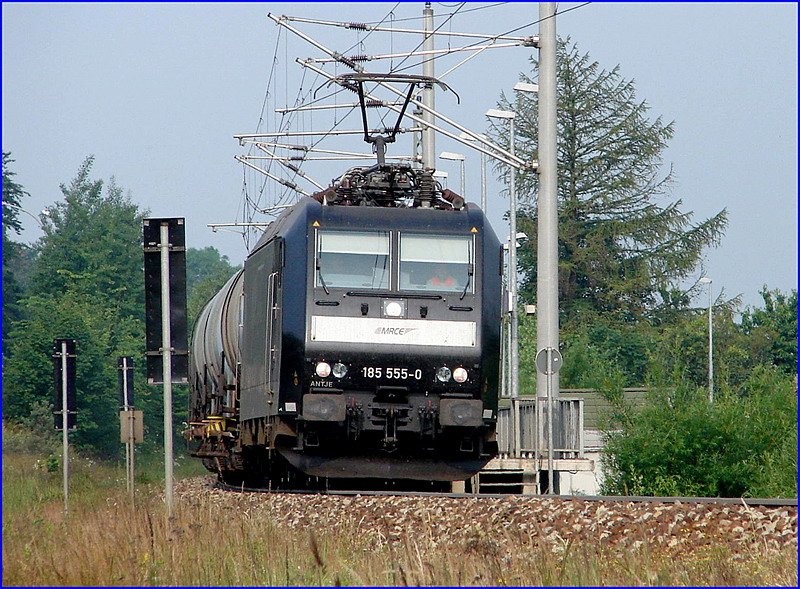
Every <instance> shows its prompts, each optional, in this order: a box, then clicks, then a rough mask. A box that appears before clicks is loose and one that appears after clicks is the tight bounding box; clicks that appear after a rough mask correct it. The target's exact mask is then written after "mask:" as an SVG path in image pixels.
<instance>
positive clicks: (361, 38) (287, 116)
mask: <svg viewBox="0 0 800 589" xmlns="http://www.w3.org/2000/svg"><path fill="white" fill-rule="evenodd" d="M590 3H591V2H585V3H582V4H580V5H578V6H573V7H570V8H567V9H565V10H562V11H560V12H557V13H556V14H564V13H567V12H570V11H572V10H576V9H578V8H581V7H583V6H586V5H588V4H590ZM502 4H506V3H505V2H499V3H492V4H488V5H485V6H473V7H470V8H466V3H463V2H462V3H458V5H457V6H458V9H457V10H455V11H452V12H450V13H447V14H439V15H435V18H436V20H437V21H439V20H441V21H442V22H440V23H439V24H438V25H437V26H436V27H435V29H434V31H433V32H432V33H430V34H436V35H439V36H445V37H447V38H448V40H449V39H453V38H457V37H459V36H466V37H467V38H470V37H471V38H474V39H476V41H475V42H474V43H469V44H466V46H465V47H456V48H453V47H448V49H437V50H436V52H437V54H436V55H433V56H429V55H424V52H423V53H420V52H419V51H418V49H419V48H420V46H421V45H422V43H419V44H417V46H416V48H415V50H414V51H412V52H410V53H409V54H408V55H407V56H405V57H404V58H403V59H402V61H399V62H397V63H395V58H396V57H398V56H397V54H398V53H399V52H396V51H395V50H394V45H393V43H394V38H393V35H394V33H400V32H407V33H412V32H413V33H416V34H423V33H424V32H423V31H416V30H413V29H408V28H406V29H402V28H398V27H397V26H396V23H399V22H403V21H411V20H420V17H414V18H397V16H396V14H395V11H396V9H397V8H398V6H399V5H400V3H399V2H398V3H395V4H394V5H393V7H392V9H391V10H389V11H388V12H387V13H386V14H385V15H384V16H383V18H382V19H381V20H380V21H377V25H375V24H374V23H375V21H370V22H368V23H335V22H333V21H314V20H312V19H302V18H297V17H283V16H282V17H280V20H282V21H296V22H309V23H314V24H328V25H332V26H339V27H344V28H348V29H350V30H351V31H353V32H355V33H356V34H357V35H358V38H357V39H356V41H355V43H353V44H352V45H351V46H350V49H348V50H346V51H345V53H347V52H349V51H350V50H352V49H353V48H356V47H364V42H365V41H366V40H367V39H368V38H369V37H370V36H371V35H373V33H374V32H377V31H385V32H389V33H390V34H391V38H390V53H389V54H388V55H386V56H374V57H373V59H376V58H380V59H390V60H392V63H391V66H390V71H391V72H393V73H397V72H402V71H405V70H408V69H411V68H412V67H419V66H420V65H421V64H422V63H426V62H428V61H431V60H435V59H440V58H443V57H446V56H448V55H453V54H454V53H457V52H459V51H467V52H471V55H470V56H468V57H467V58H466V59H464V60H463V61H462V62H461V63H458V64H457V65H455V66H454V67H453V68H451V69H449V70H447V71H446V72H445V73H444V74H440V77H441V76H446V75H447V74H449V73H450V72H451V71H453V70H454V69H456V68H458V67H460V66H462V65H463V64H464V63H466V62H467V61H469V60H471V59H473V58H474V57H475V56H477V55H479V54H480V53H482V52H483V51H484V50H485V48H499V47H500V45H501V43H499V42H498V39H501V38H503V37H511V36H512V35H513V33H516V32H517V31H520V30H522V29H525V28H526V27H530V26H533V25H535V24H537V23H538V22H540V21H538V20H537V21H533V22H531V23H526V24H523V25H521V26H518V27H515V28H514V29H511V30H510V31H507V32H506V33H502V34H500V35H489V34H481V33H465V34H461V33H457V32H452V31H447V30H442V28H443V27H446V26H447V25H448V24H449V25H450V27H451V28H452V26H453V22H452V21H453V19H454V17H455V16H457V15H463V14H466V13H469V12H474V11H479V10H486V9H490V8H494V7H497V6H500V5H502ZM273 20H276V19H275V18H274V17H273ZM387 20H389V21H391V25H392V26H388V27H384V26H382V25H383V23H385V22H386V21H387ZM276 22H277V24H283V23H281V22H278V21H277V20H276ZM362 24H363V25H364V26H361V25H362ZM282 28H284V27H279V29H282ZM286 28H288V27H286ZM290 30H291V29H290ZM451 33H452V34H451ZM300 36H301V38H304V39H305V40H306V41H309V42H311V41H310V39H308V38H306V37H303V36H302V35H300ZM280 38H281V37H280V34H279V39H280ZM515 38H516V39H519V42H518V43H517V44H529V43H530V40H531V39H533V37H515ZM486 40H490V41H492V44H491V45H484V47H480V46H479V45H481V44H485V42H486ZM283 42H284V54H285V59H286V60H287V62H288V49H287V47H288V41H287V39H286V37H285V36H284V37H283ZM311 43H312V44H314V45H315V43H313V42H311ZM277 46H278V43H277V42H276V47H277ZM340 55H341V54H340ZM412 56H416V57H424V59H423V60H422V61H420V62H417V63H415V64H413V65H409V64H408V60H409V59H410V58H411V57H412ZM297 61H298V62H299V60H297ZM324 61H325V62H329V61H330V60H324ZM343 62H344V63H346V61H343V60H337V61H335V62H334V64H335V65H334V68H338V64H339V63H343ZM346 64H347V65H348V66H350V65H351V64H348V63H346ZM275 65H276V64H275V63H273V69H274V68H275ZM285 65H288V63H287V64H285ZM288 69H289V68H288V67H287V68H286V70H288ZM307 69H308V68H307V67H304V68H303V70H304V80H305V79H306V77H305V72H306V71H307ZM353 69H356V71H359V70H358V68H353ZM361 71H363V68H361ZM326 75H327V76H330V74H328V73H327V72H326ZM310 77H311V76H309V78H310ZM320 77H321V74H320V73H316V75H315V76H313V78H314V79H313V81H312V83H311V87H309V86H304V85H303V84H302V83H301V87H300V89H299V90H298V94H297V98H296V99H295V101H294V106H291V105H290V104H289V103H288V75H287V76H286V82H285V84H286V85H287V88H285V89H284V90H285V91H287V97H286V98H287V100H286V101H285V103H286V107H285V108H281V109H278V108H275V111H277V112H276V115H277V114H279V115H280V124H278V123H277V117H276V124H275V125H274V126H273V129H276V130H278V129H280V130H281V131H282V132H286V131H288V130H291V129H297V128H300V129H301V130H302V131H306V129H313V128H314V126H313V119H312V120H311V124H310V126H308V118H309V117H311V116H313V112H314V111H315V110H320V111H327V112H332V113H335V117H334V118H335V122H334V124H333V126H332V127H331V128H329V130H328V131H325V132H323V133H317V134H316V135H312V134H311V131H306V133H307V134H305V135H302V136H305V137H308V138H310V139H311V140H312V141H311V142H310V143H311V145H312V146H318V145H320V144H321V143H322V142H323V141H325V140H326V139H327V138H329V137H332V136H339V135H340V134H341V133H340V132H338V130H339V129H340V128H341V127H342V126H343V123H344V121H345V120H349V117H351V116H352V113H353V112H355V110H356V107H355V106H351V104H352V103H344V104H341V106H339V105H338V104H337V105H336V106H335V107H334V108H331V107H330V106H329V105H324V104H323V103H324V102H325V101H326V100H327V99H330V98H331V97H333V98H334V100H338V97H339V95H340V93H341V92H343V91H344V90H345V88H339V89H337V90H335V91H333V92H330V93H327V94H326V95H325V96H323V97H321V98H313V99H312V97H311V92H312V91H313V88H314V87H315V86H316V82H317V80H318V79H319V78H320ZM332 77H334V78H335V77H336V76H332ZM378 87H379V85H378V84H375V85H374V87H373V88H372V89H371V90H368V89H367V88H365V90H366V91H367V92H368V93H371V92H374V90H376V89H377V88H378ZM384 87H389V86H387V85H384ZM389 88H391V89H392V90H395V89H394V88H393V87H389ZM268 89H269V85H268ZM272 96H274V93H273V94H272ZM268 98H269V97H268V96H266V95H265V103H266V102H267V100H268ZM383 102H388V101H383ZM313 105H320V106H319V107H318V108H310V107H312V106H313ZM343 109H347V110H346V112H344V114H341V112H340V111H341V110H343ZM263 110H264V109H263V108H262V115H261V116H260V119H261V118H263ZM388 115H389V113H388V112H387V113H386V114H385V115H383V116H381V121H382V122H381V125H383V126H385V117H386V116H388ZM298 117H301V118H302V121H301V124H300V125H299V127H298V125H297V124H296V121H298V120H300V119H298ZM260 128H261V123H260V124H259V127H257V129H260ZM439 132H442V131H439ZM446 135H448V136H449V134H446ZM285 136H297V135H288V134H287V135H285ZM250 149H251V150H252V146H251V147H250ZM251 153H252V151H251ZM354 157H355V156H354ZM295 161H300V164H299V165H298V167H300V166H302V165H303V163H304V162H305V161H313V159H312V158H303V159H302V160H295ZM279 163H280V162H279ZM271 165H272V164H271V162H270V163H269V164H268V167H269V166H271ZM295 175H296V174H295ZM266 182H267V180H266V179H265V180H264V184H266ZM270 184H272V182H270ZM252 186H253V183H252V182H251V183H250V186H249V187H248V190H250V189H252ZM280 189H282V192H283V194H282V195H281V196H280V200H281V201H284V200H285V199H286V198H288V197H293V195H292V194H290V191H289V190H287V187H286V186H285V185H284V186H282V187H280ZM280 189H279V191H280ZM263 195H264V190H263V185H262V191H261V193H260V194H259V195H258V199H257V201H258V203H259V205H260V203H261V201H262V198H263Z"/></svg>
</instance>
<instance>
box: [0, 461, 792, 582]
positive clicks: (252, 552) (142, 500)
mask: <svg viewBox="0 0 800 589" xmlns="http://www.w3.org/2000/svg"><path fill="white" fill-rule="evenodd" d="M37 460H41V457H40V456H36V455H33V454H28V453H14V454H6V455H4V456H3V584H4V585H38V586H42V585H283V586H286V585H317V586H321V585H362V586H363V585H408V586H414V585H417V586H418V585H792V586H793V585H796V581H797V572H796V571H797V556H796V553H795V551H794V550H787V551H785V552H781V553H776V552H771V551H768V550H766V549H760V548H748V549H743V550H745V551H744V552H743V553H739V554H737V555H735V556H734V555H733V554H731V553H730V552H729V549H725V548H710V549H704V550H700V551H698V552H696V553H694V554H687V555H685V557H683V558H673V557H670V556H668V555H667V554H660V553H658V552H654V549H653V548H652V547H649V548H648V546H647V545H646V544H644V545H643V546H642V547H641V548H638V549H635V550H632V551H630V552H626V553H622V554H619V553H611V552H610V551H608V550H603V549H600V548H597V547H596V546H594V545H589V544H585V545H577V544H568V545H566V546H562V547H560V550H558V551H557V552H554V551H553V547H552V546H548V545H542V544H539V543H536V542H535V541H534V540H532V539H531V538H530V537H528V536H523V535H522V534H516V535H515V533H514V532H513V530H511V529H510V530H509V531H508V532H505V533H504V536H503V537H496V536H492V535H489V534H483V533H480V532H473V533H470V534H467V535H465V536H464V537H463V538H462V539H461V541H460V542H458V543H457V544H455V545H453V544H449V545H442V544H437V543H436V542H434V541H432V540H431V538H433V537H435V534H432V533H431V531H432V529H433V528H434V527H435V526H436V521H435V519H433V518H432V520H431V521H430V523H429V524H427V525H428V527H430V528H431V529H427V530H426V529H415V530H413V531H409V532H407V533H406V534H405V535H404V536H402V537H400V539H399V540H390V539H389V534H388V530H387V533H386V534H377V537H378V540H375V538H376V535H375V534H365V533H363V530H360V529H359V525H358V524H356V523H353V524H349V526H345V527H344V528H340V529H338V530H337V531H336V532H335V533H334V532H333V531H329V530H323V529H314V530H309V529H304V528H300V527H297V526H293V525H291V524H279V523H277V522H276V521H273V520H271V519H270V518H269V516H267V515H266V514H264V513H261V512H259V510H257V509H252V508H251V505H252V503H249V502H248V500H246V498H244V497H242V499H241V500H239V501H227V500H226V501H219V500H218V498H215V497H214V496H211V495H209V494H205V493H196V494H190V495H185V496H182V497H180V500H179V501H177V502H176V508H175V512H174V515H173V518H172V519H171V520H170V521H167V519H166V515H165V509H164V504H163V500H162V495H161V486H160V484H158V483H153V484H140V485H139V486H138V489H137V497H136V500H137V502H136V505H135V507H134V506H132V505H131V503H130V501H129V498H128V497H127V495H126V493H125V477H124V468H123V467H121V466H114V465H107V464H95V463H91V462H90V461H87V460H82V459H80V458H77V459H75V460H74V461H73V465H74V468H73V474H74V476H73V478H72V480H71V490H70V493H71V495H70V498H71V501H70V512H69V514H68V516H66V517H65V516H64V513H63V509H62V506H63V504H62V497H61V475H60V472H47V470H46V469H45V468H38V469H37V468H34V465H35V464H36V462H37ZM153 476H155V475H153ZM423 528H424V526H423ZM508 546H514V547H515V549H514V551H513V552H510V551H509V550H508V548H507V547H508Z"/></svg>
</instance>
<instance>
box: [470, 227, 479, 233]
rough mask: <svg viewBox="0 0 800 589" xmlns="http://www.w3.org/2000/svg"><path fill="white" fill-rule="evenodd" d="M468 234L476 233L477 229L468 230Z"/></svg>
mask: <svg viewBox="0 0 800 589" xmlns="http://www.w3.org/2000/svg"><path fill="white" fill-rule="evenodd" d="M469 232H470V233H477V232H478V228H477V227H473V228H472V229H470V230H469Z"/></svg>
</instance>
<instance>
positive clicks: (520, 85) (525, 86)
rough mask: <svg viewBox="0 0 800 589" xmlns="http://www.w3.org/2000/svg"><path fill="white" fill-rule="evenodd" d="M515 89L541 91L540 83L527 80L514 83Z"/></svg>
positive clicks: (519, 90) (518, 90)
mask: <svg viewBox="0 0 800 589" xmlns="http://www.w3.org/2000/svg"><path fill="white" fill-rule="evenodd" d="M514 90H516V91H517V92H533V93H536V92H538V91H539V84H529V83H527V82H517V83H516V84H514Z"/></svg>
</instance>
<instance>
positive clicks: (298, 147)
mask: <svg viewBox="0 0 800 589" xmlns="http://www.w3.org/2000/svg"><path fill="white" fill-rule="evenodd" d="M289 149H294V150H295V151H306V152H307V151H308V146H307V145H291V146H289Z"/></svg>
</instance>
